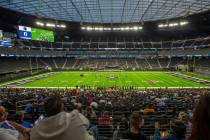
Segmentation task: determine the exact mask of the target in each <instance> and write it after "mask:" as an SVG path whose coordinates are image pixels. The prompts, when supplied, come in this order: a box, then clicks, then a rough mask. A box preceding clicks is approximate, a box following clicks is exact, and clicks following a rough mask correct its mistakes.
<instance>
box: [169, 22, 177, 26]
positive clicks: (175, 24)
mask: <svg viewBox="0 0 210 140" xmlns="http://www.w3.org/2000/svg"><path fill="white" fill-rule="evenodd" d="M178 25H179V24H178V23H170V24H169V27H174V26H178Z"/></svg>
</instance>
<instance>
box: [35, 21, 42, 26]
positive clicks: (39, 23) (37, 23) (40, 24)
mask: <svg viewBox="0 0 210 140" xmlns="http://www.w3.org/2000/svg"><path fill="white" fill-rule="evenodd" d="M36 25H39V26H44V23H42V22H39V21H37V22H36Z"/></svg>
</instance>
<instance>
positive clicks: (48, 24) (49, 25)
mask: <svg viewBox="0 0 210 140" xmlns="http://www.w3.org/2000/svg"><path fill="white" fill-rule="evenodd" d="M46 26H47V27H55V24H53V23H47V24H46Z"/></svg>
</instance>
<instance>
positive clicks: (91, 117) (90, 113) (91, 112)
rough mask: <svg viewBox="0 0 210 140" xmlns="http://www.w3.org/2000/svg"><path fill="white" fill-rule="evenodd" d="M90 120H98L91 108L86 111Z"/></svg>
mask: <svg viewBox="0 0 210 140" xmlns="http://www.w3.org/2000/svg"><path fill="white" fill-rule="evenodd" d="M85 116H86V117H87V118H88V119H89V120H91V119H95V118H97V116H96V113H95V111H94V110H93V108H92V107H91V106H89V107H88V108H87V110H86V115H85Z"/></svg>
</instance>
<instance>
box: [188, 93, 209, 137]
mask: <svg viewBox="0 0 210 140" xmlns="http://www.w3.org/2000/svg"><path fill="white" fill-rule="evenodd" d="M209 132H210V96H209V95H205V96H203V97H201V98H200V100H199V102H198V104H197V107H196V109H195V111H194V114H193V121H192V131H191V135H190V138H189V140H210V133H209Z"/></svg>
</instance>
